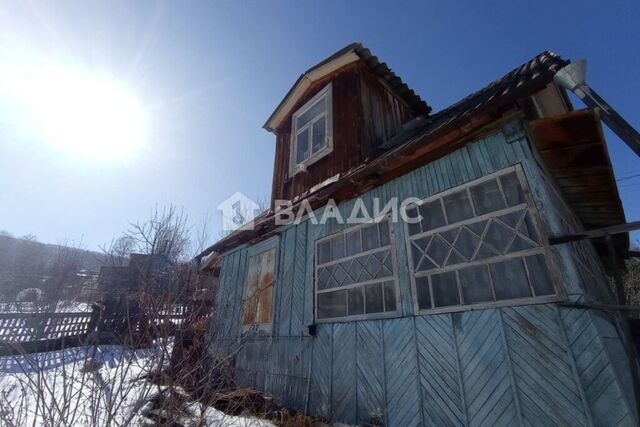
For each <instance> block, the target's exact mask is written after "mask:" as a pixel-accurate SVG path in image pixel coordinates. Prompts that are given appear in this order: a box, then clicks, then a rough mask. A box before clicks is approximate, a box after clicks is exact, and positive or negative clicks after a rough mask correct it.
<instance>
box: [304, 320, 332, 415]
mask: <svg viewBox="0 0 640 427" xmlns="http://www.w3.org/2000/svg"><path fill="white" fill-rule="evenodd" d="M332 336H333V332H332V326H331V325H330V324H323V325H318V330H317V332H316V336H315V337H314V338H313V344H312V348H313V354H312V360H311V363H312V365H311V366H312V367H311V388H310V393H309V410H310V412H311V413H312V414H317V415H318V416H321V417H324V418H330V417H331V373H332V370H331V355H332V353H333V351H332V350H333V348H332V341H333V340H332Z"/></svg>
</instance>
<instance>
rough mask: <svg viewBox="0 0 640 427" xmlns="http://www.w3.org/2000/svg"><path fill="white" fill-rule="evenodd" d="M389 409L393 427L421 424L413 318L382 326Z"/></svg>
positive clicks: (389, 321) (389, 322) (390, 421)
mask: <svg viewBox="0 0 640 427" xmlns="http://www.w3.org/2000/svg"><path fill="white" fill-rule="evenodd" d="M382 328H383V335H384V348H385V354H384V363H385V375H386V378H385V380H386V384H387V387H386V389H387V392H386V408H387V411H386V412H387V420H388V425H390V426H407V427H410V426H418V425H421V423H422V416H421V409H420V397H419V383H418V378H419V373H418V363H417V353H416V346H415V339H414V327H413V318H412V317H405V318H400V319H392V320H386V321H384V322H383V325H382Z"/></svg>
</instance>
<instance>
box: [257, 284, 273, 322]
mask: <svg viewBox="0 0 640 427" xmlns="http://www.w3.org/2000/svg"><path fill="white" fill-rule="evenodd" d="M258 297H259V298H258V322H259V323H261V324H263V323H269V322H270V321H271V301H272V298H273V286H269V287H268V288H265V289H262V290H261V291H260V292H259V295H258Z"/></svg>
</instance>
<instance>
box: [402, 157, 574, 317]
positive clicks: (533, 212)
mask: <svg viewBox="0 0 640 427" xmlns="http://www.w3.org/2000/svg"><path fill="white" fill-rule="evenodd" d="M511 172H515V174H516V176H517V178H518V182H519V183H520V185H521V188H522V192H523V196H524V202H523V203H521V204H519V205H515V206H512V207H507V208H505V209H502V210H499V211H496V212H499V213H500V214H504V213H508V212H511V211H518V210H522V209H523V208H525V206H526V209H527V210H528V212H529V214H530V217H531V220H532V222H533V226H534V227H535V230H536V232H537V233H538V238H539V240H540V247H538V248H534V249H527V250H525V251H519V252H514V253H509V254H504V255H500V256H496V257H492V258H489V259H483V260H481V261H470V262H466V263H462V264H459V265H456V266H452V267H444V268H440V269H434V273H435V274H438V273H444V272H447V271H457V270H460V269H463V268H466V267H471V266H474V265H489V264H492V263H495V262H500V261H505V260H508V259H512V258H521V259H523V260H524V258H525V257H526V256H532V255H537V254H540V255H543V256H544V260H545V262H546V264H547V267H548V271H549V277H550V279H551V282H552V285H553V288H554V290H555V294H554V295H544V296H530V297H524V298H513V299H503V300H498V301H490V302H480V303H471V304H462V302H461V303H460V304H459V305H452V306H445V307H437V308H435V307H434V308H431V309H420V307H419V304H418V293H417V289H416V272H415V271H414V265H413V261H412V259H413V258H412V256H413V254H412V252H411V251H412V248H411V242H412V240H414V239H416V238H420V237H421V236H425V235H430V234H434V233H438V232H441V231H444V230H446V229H454V228H456V227H459V226H462V225H465V224H468V223H473V222H477V221H481V220H483V219H488V218H491V217H492V216H494V215H495V213H496V212H490V213H486V214H483V215H478V216H475V213H476V208H475V205H474V202H473V197H471V194H470V192H469V189H470V188H471V187H473V186H475V185H477V184H481V183H483V182H486V181H490V180H493V179H496V178H498V177H500V176H502V175H507V174H509V173H511ZM498 185H499V186H501V184H500V180H498ZM461 190H466V191H467V196H468V198H469V201H470V203H471V206H472V209H473V212H474V216H473V217H472V218H469V219H466V220H462V221H458V222H455V223H451V224H447V225H445V226H442V227H438V228H434V229H433V230H429V231H428V232H422V233H417V234H414V235H411V234H409V224H407V223H406V222H405V224H404V231H405V236H406V238H405V246H406V253H407V263H408V265H409V275H410V278H411V292H412V300H413V309H414V313H415V314H418V315H422V314H439V313H453V312H460V311H470V310H481V309H485V308H495V307H505V306H518V305H530V304H543V303H550V302H557V301H564V300H566V299H567V294H566V291H565V289H564V286H563V285H562V280H561V279H560V275H559V273H558V271H557V267H556V266H555V264H554V263H553V261H552V260H553V254H552V252H551V248H550V246H549V244H548V240H547V236H546V234H548V230H547V229H546V227H544V224H543V223H542V221H540V218H539V216H538V212H537V209H536V205H535V201H534V200H533V198H532V196H531V193H530V190H529V186H528V182H527V179H526V177H525V175H524V172H523V171H522V167H521V166H520V164H517V165H513V166H509V167H507V168H504V169H501V170H499V171H496V172H493V173H491V174H489V175H485V176H483V177H481V178H477V179H474V180H472V181H469V182H466V183H464V184H461V185H458V186H455V187H452V188H449V189H447V190H445V191H442V192H440V193H438V194H434V195H433V196H430V197H427V198H426V199H423V200H421V201H420V203H419V204H418V205H421V204H424V203H429V202H432V201H434V200H442V199H443V198H444V197H446V196H448V195H449V194H453V193H457V192H459V191H461ZM441 203H442V202H441ZM414 206H415V205H413V204H412V205H410V206H407V207H405V211H406V210H408V209H411V208H413V207H414ZM444 214H445V215H446V211H444ZM525 270H526V274H527V280H528V279H529V271H528V267H527V266H526V263H525ZM431 274H433V273H429V274H425V273H418V275H419V276H428V275H431ZM456 276H457V274H456ZM459 287H460V285H459V284H458V288H459ZM459 292H460V290H459ZM532 295H533V293H532ZM431 301H432V303H433V301H434V299H433V293H432V294H431Z"/></svg>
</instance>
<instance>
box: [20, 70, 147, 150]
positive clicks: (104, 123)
mask: <svg viewBox="0 0 640 427" xmlns="http://www.w3.org/2000/svg"><path fill="white" fill-rule="evenodd" d="M15 77H17V78H16V81H14V82H13V84H14V87H13V88H12V92H14V94H15V95H16V96H17V97H18V98H19V100H20V101H21V102H22V103H23V105H24V107H26V112H27V114H28V116H29V117H28V118H26V123H27V124H28V125H29V126H30V127H32V129H31V130H32V131H34V130H35V131H37V133H38V135H39V137H40V138H41V139H42V140H44V141H45V142H46V143H48V144H50V145H52V146H53V148H54V149H56V150H60V151H63V152H65V153H66V154H68V155H71V156H73V157H79V158H87V159H95V160H98V161H101V160H114V159H116V160H117V159H123V158H126V157H129V156H130V155H132V154H133V153H135V151H137V150H139V149H140V148H141V147H142V145H143V144H144V143H145V141H146V138H147V115H146V112H145V110H144V108H143V106H142V105H141V103H140V102H139V101H138V99H137V98H136V97H135V96H134V95H133V93H132V92H131V91H130V90H129V89H128V88H127V87H126V86H125V85H123V84H121V83H119V82H117V81H115V80H113V79H111V78H109V77H105V76H102V75H98V74H91V73H88V72H84V71H78V70H74V69H71V68H63V67H59V68H43V69H39V70H34V71H32V72H30V73H26V74H23V75H22V76H15Z"/></svg>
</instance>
